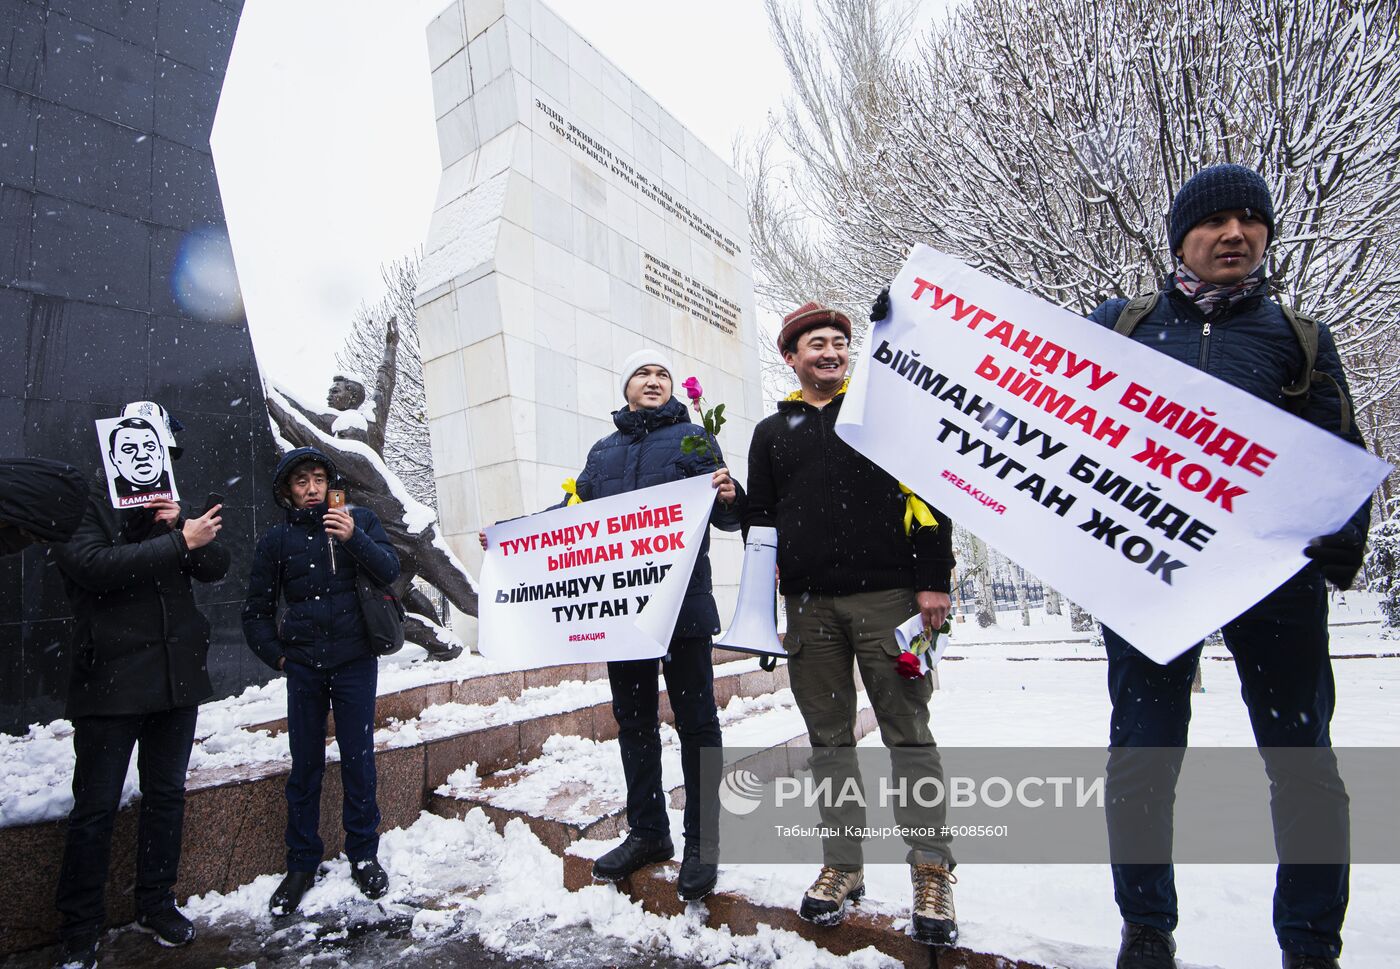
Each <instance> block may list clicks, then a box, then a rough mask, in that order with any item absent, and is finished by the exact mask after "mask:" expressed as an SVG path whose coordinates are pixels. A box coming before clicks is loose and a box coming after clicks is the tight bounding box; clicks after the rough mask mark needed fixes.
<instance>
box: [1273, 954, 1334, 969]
mask: <svg viewBox="0 0 1400 969" xmlns="http://www.w3.org/2000/svg"><path fill="white" fill-rule="evenodd" d="M1283 969H1342V964H1341V963H1340V962H1338V961H1337V960H1336V959H1334V958H1333V957H1332V956H1310V955H1304V954H1303V953H1301V952H1285V953H1284V954H1283Z"/></svg>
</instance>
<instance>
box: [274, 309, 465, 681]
mask: <svg viewBox="0 0 1400 969" xmlns="http://www.w3.org/2000/svg"><path fill="white" fill-rule="evenodd" d="M398 345H399V328H398V321H397V320H396V319H394V318H392V317H391V318H390V319H389V322H388V324H387V325H386V327H385V334H384V353H383V356H382V357H381V359H380V363H379V368H378V371H377V372H376V374H375V381H374V397H373V398H369V399H370V400H371V402H372V403H373V405H374V414H373V419H372V420H366V421H365V426H364V428H363V429H362V428H360V427H358V426H354V425H351V426H349V427H346V426H345V422H343V421H338V420H337V418H336V416H334V415H333V414H330V413H326V412H324V411H320V412H318V411H313V410H310V409H309V408H306V407H304V406H302V405H301V404H300V403H298V402H297V401H295V400H293V399H291V398H290V397H287V396H285V395H283V394H281V393H278V392H277V391H275V390H271V389H270V390H269V392H268V394H267V409H268V413H270V414H271V415H272V419H273V421H275V422H276V424H277V428H278V430H279V432H280V433H281V435H282V437H283V438H285V439H286V440H287V441H289V442H290V443H291V444H292V445H293V446H295V447H317V448H320V449H321V450H322V451H324V452H325V453H326V455H327V456H328V457H330V458H331V460H333V461H334V462H335V464H336V468H337V469H338V470H339V471H340V473H341V475H342V476H343V477H344V478H345V480H346V482H347V484H348V485H349V489H350V494H351V497H352V499H353V500H354V501H355V502H356V503H357V504H361V505H364V506H365V507H366V508H369V509H370V510H371V511H373V512H374V513H375V515H376V516H378V518H379V520H380V522H381V523H382V524H383V525H384V530H385V531H386V532H388V533H389V539H390V540H391V541H392V542H393V543H394V548H395V549H396V550H397V551H398V553H399V561H400V563H401V572H400V574H399V578H398V581H396V582H395V583H394V592H395V594H397V595H398V597H399V599H400V601H401V602H403V604H404V608H405V609H406V610H407V611H408V613H409V617H408V622H407V623H406V624H405V627H404V638H405V639H406V640H408V641H409V642H412V643H415V644H417V645H419V646H422V647H423V648H424V649H425V650H427V651H428V655H429V656H430V657H432V658H433V659H442V660H447V659H453V658H455V657H456V656H458V655H459V654H460V653H461V651H462V649H461V647H460V646H458V645H455V644H452V643H451V642H450V641H444V640H443V639H441V638H439V633H440V632H442V633H445V632H446V630H444V629H443V627H442V626H441V624H440V622H441V617H439V616H438V613H437V609H436V608H434V606H433V604H432V602H431V601H429V599H428V597H427V596H425V595H424V594H423V593H422V592H421V591H419V590H418V589H417V588H415V587H414V585H413V578H414V577H415V576H422V577H423V579H424V581H426V582H427V583H428V584H429V585H431V586H433V587H434V588H435V589H437V590H438V591H440V592H441V593H442V594H443V595H445V596H446V597H447V600H448V601H449V602H451V603H452V605H454V606H456V607H457V609H459V610H460V611H461V612H463V613H465V614H467V615H469V616H475V615H476V614H477V597H476V590H475V589H473V588H472V585H471V581H470V580H469V579H468V577H467V575H466V573H465V572H464V571H463V570H462V568H461V567H460V566H459V565H458V564H457V563H456V562H454V560H453V559H452V558H451V557H450V555H449V553H448V552H447V551H446V543H444V542H442V540H441V539H440V538H439V537H438V534H437V523H436V521H434V522H432V523H430V524H428V525H427V526H425V527H423V528H421V529H420V530H418V531H416V532H415V531H413V530H412V529H411V528H410V526H409V523H408V522H406V521H404V505H403V503H402V502H401V501H400V500H399V499H398V498H397V497H395V493H396V492H397V493H398V494H400V495H407V494H408V490H407V488H405V487H404V485H403V483H402V482H401V481H399V480H398V479H397V478H395V477H394V473H393V472H392V471H390V470H389V467H388V465H387V464H386V463H385V462H384V425H385V424H386V423H387V421H388V416H389V405H390V404H391V403H392V402H393V395H394V385H395V382H396V380H397V358H398ZM366 399H367V398H366V393H365V387H364V385H363V384H362V383H360V382H359V381H358V380H355V379H354V378H352V377H347V376H345V375H343V374H337V375H336V376H335V377H334V378H333V380H332V383H331V388H330V392H329V393H328V394H327V395H326V404H327V405H328V406H329V407H330V408H331V409H332V411H334V412H336V413H337V414H338V413H341V412H347V411H356V410H359V409H360V408H361V407H362V406H363V405H364V403H365V401H366ZM337 423H340V424H341V427H340V428H339V429H338V430H337V429H335V427H336V424H337ZM308 424H309V425H310V426H309V427H308V426H307V425H308ZM318 432H319V433H318ZM337 441H345V442H350V441H354V442H357V443H359V444H362V445H365V446H367V447H368V448H369V449H370V450H371V451H373V453H374V456H375V457H374V458H371V457H370V456H368V455H367V454H365V453H364V450H363V449H362V448H359V447H345V446H338V445H337ZM390 478H393V482H392V484H391V483H390V480H389V479H390ZM395 485H397V487H395Z"/></svg>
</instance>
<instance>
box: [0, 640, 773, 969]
mask: <svg viewBox="0 0 1400 969" xmlns="http://www.w3.org/2000/svg"><path fill="white" fill-rule="evenodd" d="M721 652H722V655H716V662H717V663H718V664H719V665H717V667H716V669H715V698H716V701H717V702H719V703H722V704H727V703H728V702H729V701H730V700H731V698H733V697H735V696H761V695H763V694H767V693H773V692H775V691H776V690H779V689H782V688H783V687H785V686H786V685H787V669H786V667H785V666H779V667H778V669H776V670H774V671H772V672H768V671H765V670H761V669H759V660H758V659H757V658H756V657H753V656H750V655H747V654H742V653H739V654H736V653H733V652H731V651H729V650H724V651H717V654H720V653H721ZM593 665H594V664H590V666H589V667H581V666H575V667H563V668H561V669H562V670H563V672H559V673H555V672H554V671H551V670H539V671H531V673H532V674H534V675H533V676H532V680H531V682H533V683H538V684H539V685H531V686H526V682H527V681H526V680H525V674H524V673H523V672H520V671H515V672H513V673H505V674H494V673H493V674H488V675H486V676H482V677H474V678H472V679H471V680H463V681H461V682H460V683H455V684H454V683H446V684H430V685H428V686H427V687H415V688H413V690H410V691H404V692H410V693H411V692H415V691H418V690H424V689H425V690H427V691H428V692H427V693H425V694H424V697H425V699H427V698H432V697H434V696H440V695H441V693H440V692H439V693H433V692H432V691H433V690H434V688H437V689H438V690H439V691H440V690H441V689H442V688H444V687H447V688H451V689H453V690H458V689H460V688H462V686H463V684H470V686H468V687H466V688H467V689H469V690H471V691H474V692H473V694H471V695H475V696H478V697H480V698H481V699H482V700H483V701H484V702H480V703H461V702H452V701H448V702H437V703H432V704H430V705H428V706H426V707H424V708H423V709H422V710H421V711H420V712H418V714H417V716H415V717H413V718H411V719H409V720H406V721H403V722H399V721H394V720H390V721H389V722H388V723H387V725H386V726H385V727H383V728H381V729H378V730H376V731H375V764H376V767H377V771H378V775H379V806H380V812H381V814H382V816H383V821H382V823H381V830H382V831H387V830H390V829H393V828H399V827H407V826H408V825H411V824H412V823H413V822H414V821H416V820H417V819H418V817H419V815H420V814H421V813H422V811H423V809H424V808H425V807H426V806H427V802H428V798H429V796H430V795H431V793H432V792H433V790H434V789H435V788H437V787H438V786H439V785H440V784H442V783H443V782H444V781H445V780H446V779H447V777H448V775H449V774H451V773H452V772H453V771H455V770H457V769H458V768H460V767H462V766H464V765H466V764H468V763H473V762H475V763H476V764H477V765H478V768H479V769H480V770H481V771H482V772H483V773H488V772H493V771H498V770H505V769H507V768H509V767H513V766H515V765H516V764H520V763H523V762H525V761H529V760H532V759H534V758H536V757H538V756H539V755H540V753H541V752H542V750H543V747H544V743H545V741H546V740H547V739H548V738H549V737H551V736H553V735H554V734H565V735H571V736H578V737H586V738H589V739H592V740H610V739H613V738H615V737H616V736H617V723H616V721H615V720H614V719H613V716H612V704H611V702H610V699H609V691H608V684H607V680H606V675H605V674H606V666H605V665H604V664H596V666H597V668H596V669H594V668H592V667H593ZM579 671H582V672H583V673H584V675H588V674H589V673H593V674H597V675H595V676H594V678H593V679H587V680H582V681H570V682H559V681H558V677H561V676H567V675H569V673H571V672H572V673H574V674H575V675H577V673H578V672H579ZM599 676H601V677H602V678H601V679H600V678H598V677H599ZM478 681H486V683H482V682H478ZM551 681H553V682H552V685H551ZM517 683H518V685H519V687H518V689H516V688H515V684H517ZM659 689H660V691H661V704H660V705H661V710H662V715H663V717H669V716H670V705H669V701H668V699H667V697H666V693H665V685H664V681H663V682H662V683H661V684H660V686H659ZM494 690H500V691H501V692H499V693H495V694H494V695H492V694H491V693H490V692H489V691H494ZM512 694H513V695H512ZM460 695H464V696H466V695H467V694H460ZM383 700H384V697H381V698H380V701H383ZM492 701H494V702H492ZM409 709H411V707H408V708H405V711H407V710H409ZM229 732H230V734H237V735H239V736H237V737H233V736H229V737H221V738H220V739H221V740H223V741H226V742H228V744H229V746H230V747H231V748H232V749H230V750H228V751H226V752H214V753H213V754H211V755H210V756H208V757H206V758H205V760H206V762H208V763H211V764H215V765H217V764H218V763H219V761H220V758H221V757H224V756H226V757H227V758H228V759H229V761H231V765H230V766H226V767H223V766H212V767H210V768H207V769H204V770H194V771H191V772H190V774H189V776H188V778H187V780H186V785H185V789H186V796H185V825H184V837H183V843H182V848H181V852H182V854H181V863H180V880H179V882H178V883H177V884H176V886H175V893H176V896H177V898H179V899H181V900H184V899H186V898H188V897H189V896H191V895H202V894H205V893H207V892H210V891H218V892H230V891H233V890H234V889H236V888H237V887H238V886H240V885H244V884H247V883H248V882H250V881H252V880H253V879H254V878H256V877H258V876H259V875H265V874H271V873H276V872H281V871H284V870H285V868H286V861H285V852H286V846H285V843H284V841H283V829H284V826H285V823H286V800H285V798H284V795H283V787H284V785H285V784H286V779H287V772H288V770H289V768H290V762H289V760H288V759H287V754H286V741H285V739H283V738H281V737H269V736H267V735H266V734H263V735H256V733H250V732H247V728H234V729H231V730H230V731H229ZM239 740H246V741H251V742H252V743H251V754H252V758H251V759H252V760H253V762H251V763H249V762H248V760H249V759H250V751H249V749H239ZM204 745H205V746H206V747H207V746H208V741H207V740H206V741H205V744H204ZM342 794H343V789H342V787H341V781H340V764H339V754H338V750H337V749H336V748H334V747H332V749H331V751H330V756H328V757H327V763H326V771H325V774H324V776H323V780H322V787H321V830H320V835H321V839H322V841H323V842H324V843H325V847H326V854H327V857H334V856H335V855H336V854H338V853H339V852H340V851H342V850H343V848H344V836H345V833H344V831H343V829H342V828H341V823H340V803H341V798H342ZM137 804H139V802H137ZM137 804H129V805H127V806H126V807H124V808H123V809H122V810H121V811H120V812H119V813H118V815H117V820H116V826H115V830H114V834H113V839H112V858H111V877H110V878H109V879H108V882H107V899H106V904H107V912H108V920H109V923H110V924H113V925H117V924H121V923H123V922H128V921H131V920H132V919H133V918H135V910H134V900H133V897H132V895H131V894H130V891H129V886H130V885H131V883H132V881H133V879H134V877H135V853H136V850H135V849H136V815H137ZM65 828H66V820H65V819H55V820H47V821H41V822H37V823H33V824H20V825H12V826H9V827H0V857H3V858H5V859H6V871H7V884H6V886H5V890H4V891H2V892H0V956H4V955H7V954H9V953H12V952H17V951H20V950H23V949H28V948H33V947H35V946H39V945H45V944H48V943H51V942H52V941H53V940H54V938H55V937H56V932H57V928H58V915H57V912H56V911H55V910H54V907H53V897H54V891H55V887H56V885H57V882H58V866H59V861H60V859H61V858H62V855H63V838H64V830H65Z"/></svg>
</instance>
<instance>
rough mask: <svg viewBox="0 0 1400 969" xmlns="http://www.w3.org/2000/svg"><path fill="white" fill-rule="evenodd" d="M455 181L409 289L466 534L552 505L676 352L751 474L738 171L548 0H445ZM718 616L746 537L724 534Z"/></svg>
mask: <svg viewBox="0 0 1400 969" xmlns="http://www.w3.org/2000/svg"><path fill="white" fill-rule="evenodd" d="M428 50H429V54H430V61H431V67H432V72H433V96H434V102H435V105H436V116H437V129H438V145H439V149H440V153H441V157H442V165H443V174H442V180H441V182H440V185H439V190H438V197H437V201H436V204H435V211H434V213H433V218H432V222H431V226H430V229H429V234H428V242H427V246H426V253H425V258H424V261H423V268H422V274H421V277H420V279H419V290H418V300H417V303H418V321H419V335H420V341H421V350H422V355H423V368H424V370H423V372H424V383H425V384H426V387H427V407H428V420H429V428H430V432H431V435H432V444H433V463H434V467H435V474H436V478H437V493H438V505H439V511H440V516H441V522H442V525H443V530H444V532H445V533H446V535H447V539H448V541H449V543H450V544H451V545H452V547H453V549H454V550H455V551H456V553H457V555H458V556H460V557H461V558H462V559H463V560H464V561H466V562H467V564H468V566H469V567H470V568H472V569H473V571H475V569H476V567H477V566H478V565H479V563H480V559H481V552H480V549H479V547H478V545H477V541H476V538H475V533H476V532H477V531H478V530H479V529H480V528H481V527H482V526H483V525H489V524H491V523H493V522H495V521H499V520H503V519H507V518H513V517H516V516H519V515H522V514H528V513H531V512H535V511H539V510H542V509H544V508H546V507H548V506H550V505H553V504H555V503H556V502H558V501H559V499H560V498H561V497H562V492H561V490H560V485H561V482H562V481H563V480H564V479H565V478H568V477H572V476H574V475H576V474H577V473H578V471H579V470H580V468H581V467H582V466H583V460H584V458H585V456H586V455H587V452H588V448H589V446H590V445H591V444H592V443H593V442H594V441H595V440H597V439H598V438H599V437H602V436H603V435H604V434H607V433H610V432H611V431H612V430H613V425H612V422H611V420H610V418H609V415H610V414H611V412H612V411H614V410H616V409H618V408H619V407H621V406H622V404H623V401H622V399H621V396H620V394H619V392H618V374H617V369H618V367H619V366H620V365H621V363H622V361H623V360H624V359H626V357H627V356H628V355H629V354H631V353H632V352H633V351H634V350H637V349H639V348H640V347H642V346H644V345H653V346H657V347H661V348H664V349H666V350H667V351H669V352H670V354H671V357H672V360H673V361H674V363H675V366H676V367H677V369H678V372H677V373H676V374H674V375H673V376H674V377H675V382H676V386H677V394H678V395H679V396H681V397H682V399H684V398H683V393H682V392H681V391H680V387H679V385H680V382H681V381H682V380H683V379H685V377H687V376H690V375H692V374H693V375H696V376H698V377H699V378H700V380H701V383H702V384H704V386H705V388H706V398H707V400H708V402H709V403H710V404H712V405H713V404H716V403H720V402H723V403H724V404H726V410H725V413H726V416H727V417H729V419H730V423H729V424H728V425H726V427H725V430H724V434H723V435H722V437H721V440H720V445H721V447H722V448H723V450H724V452H725V456H726V460H727V462H728V464H729V466H730V467H731V468H733V469H734V470H735V473H736V475H737V476H738V477H739V478H740V479H741V480H742V479H743V478H744V476H745V470H746V468H747V455H748V446H749V440H750V437H751V435H752V432H753V426H754V423H755V422H756V421H757V420H758V419H759V418H760V417H761V416H762V401H761V398H760V389H759V376H758V351H757V346H756V327H755V320H754V301H753V279H752V276H753V271H752V268H751V264H750V257H749V248H748V238H749V236H748V215H747V192H746V188H745V186H744V183H743V181H742V180H741V179H740V177H739V175H738V173H736V172H735V171H734V170H733V168H731V167H730V166H729V165H727V164H726V163H725V162H724V161H722V160H721V159H720V158H719V156H718V155H716V154H715V153H714V152H712V151H710V150H709V149H708V148H706V147H705V146H704V145H702V144H701V143H700V141H699V140H698V139H697V138H696V137H695V136H694V135H693V134H692V133H691V132H689V131H687V130H686V129H685V128H684V127H683V126H682V125H681V123H680V122H679V121H677V120H676V119H675V118H674V117H673V116H672V115H671V114H669V113H668V112H667V111H666V110H665V109H664V108H662V107H661V106H659V105H658V104H657V103H656V101H655V100H654V99H652V98H651V97H650V96H649V95H648V94H647V92H646V91H644V90H642V89H641V88H640V87H638V86H637V85H636V83H634V82H633V81H632V80H631V79H629V78H628V77H627V76H626V75H624V74H623V73H622V72H621V71H620V70H618V68H617V67H616V66H614V65H613V64H612V63H611V62H610V61H609V60H608V59H607V58H606V57H604V56H603V55H602V54H601V53H599V52H598V51H597V50H595V49H594V48H593V46H592V45H591V44H589V43H588V42H587V41H586V40H584V39H583V38H582V37H580V36H579V35H578V34H577V33H575V32H574V31H573V30H572V29H571V28H570V27H569V26H568V25H567V24H565V23H564V22H563V21H562V20H561V19H560V18H559V17H558V16H557V15H556V14H555V13H554V12H553V11H552V10H550V9H549V8H548V7H547V6H545V5H544V4H543V3H540V2H539V0H455V2H453V4H452V5H451V6H450V7H448V8H447V9H446V10H444V11H443V13H442V14H441V15H439V16H438V17H437V18H436V19H435V20H434V21H433V22H432V23H431V25H430V26H429V28H428ZM714 537H715V539H716V541H715V543H714V552H713V555H714V558H715V577H716V594H717V597H718V598H719V600H720V613H721V616H722V617H723V618H727V617H728V615H729V612H730V610H731V609H732V606H733V601H734V591H735V586H736V584H737V582H738V574H739V562H740V558H741V555H742V549H743V547H742V544H741V543H740V542H739V541H738V540H737V539H735V538H732V537H729V536H723V537H721V536H720V535H716V536H714Z"/></svg>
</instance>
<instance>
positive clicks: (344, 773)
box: [286, 654, 379, 871]
mask: <svg viewBox="0 0 1400 969" xmlns="http://www.w3.org/2000/svg"><path fill="white" fill-rule="evenodd" d="M286 674H287V739H288V742H289V743H290V744H291V748H292V772H291V774H290V775H289V776H288V777H287V870H288V871H315V870H316V866H317V865H319V864H320V863H321V857H322V855H323V854H324V852H325V845H323V844H322V842H321V835H320V832H319V828H320V823H321V776H322V775H323V774H324V773H325V770H326V714H327V713H328V712H330V711H332V710H333V711H334V712H335V738H336V742H337V743H338V744H339V745H340V779H341V785H342V787H343V788H344V792H345V793H344V799H343V800H342V802H341V819H342V823H343V824H344V825H345V854H346V855H347V856H348V857H349V859H350V860H351V861H365V860H367V859H370V858H373V857H374V856H375V855H376V854H378V852H379V803H378V801H377V800H376V799H375V783H376V778H375V772H374V698H375V687H376V686H377V684H378V681H379V663H378V660H377V658H376V657H375V656H373V655H371V654H366V655H364V656H361V657H360V658H359V659H354V660H351V661H350V662H348V663H342V664H341V665H340V666H336V667H334V668H332V669H327V670H314V669H311V668H310V667H307V666H302V665H300V664H299V663H293V662H290V661H289V662H288V663H287V668H286Z"/></svg>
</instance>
